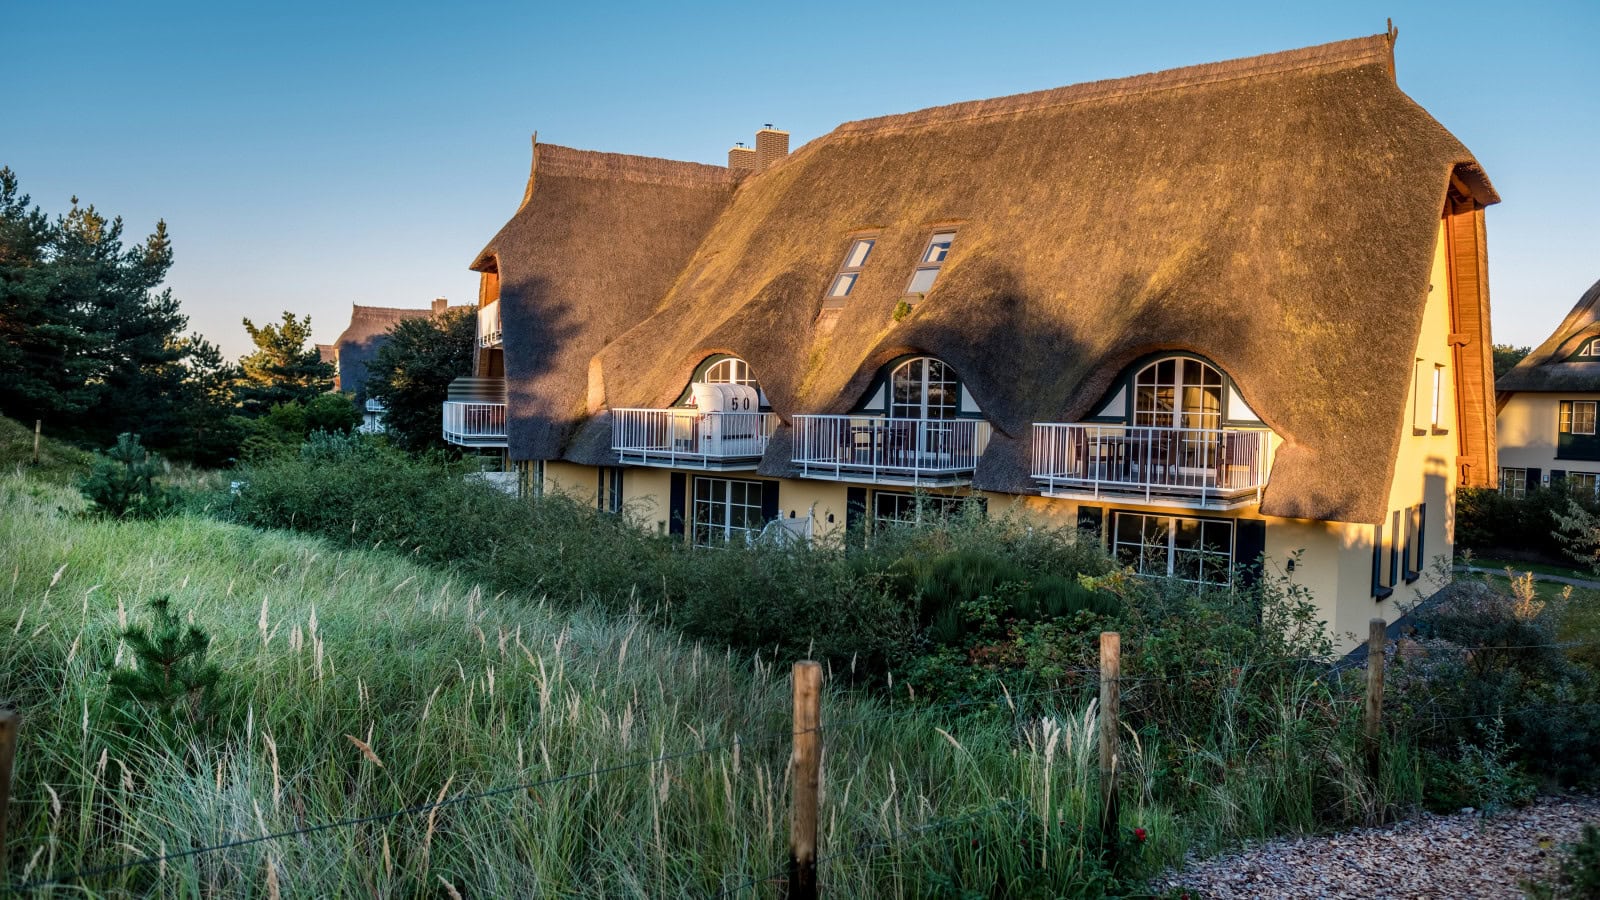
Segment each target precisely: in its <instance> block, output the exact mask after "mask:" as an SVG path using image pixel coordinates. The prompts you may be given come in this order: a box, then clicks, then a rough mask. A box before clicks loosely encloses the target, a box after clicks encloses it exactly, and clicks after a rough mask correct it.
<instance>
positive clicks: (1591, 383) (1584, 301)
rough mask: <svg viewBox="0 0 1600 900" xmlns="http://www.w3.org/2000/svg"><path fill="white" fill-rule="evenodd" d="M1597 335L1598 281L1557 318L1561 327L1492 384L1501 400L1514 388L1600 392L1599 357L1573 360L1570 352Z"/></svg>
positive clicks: (1599, 310)
mask: <svg viewBox="0 0 1600 900" xmlns="http://www.w3.org/2000/svg"><path fill="white" fill-rule="evenodd" d="M1595 338H1600V281H1597V282H1595V283H1594V285H1593V286H1592V287H1590V288H1589V289H1588V290H1587V291H1584V292H1583V296H1582V297H1579V298H1578V305H1577V306H1574V307H1573V308H1572V312H1569V313H1567V317H1566V318H1565V319H1562V320H1561V327H1559V328H1557V329H1556V331H1555V334H1552V335H1550V337H1548V338H1546V339H1545V342H1544V343H1542V344H1540V345H1539V346H1538V347H1536V348H1534V350H1533V352H1532V353H1529V354H1528V355H1527V356H1525V357H1523V359H1522V361H1521V362H1519V363H1517V366H1516V368H1514V369H1512V370H1511V371H1509V372H1507V373H1506V374H1505V375H1502V376H1501V377H1500V378H1499V380H1497V381H1496V382H1495V384H1494V386H1495V390H1496V391H1497V392H1498V393H1499V394H1500V399H1501V401H1502V402H1503V401H1505V400H1507V399H1509V395H1510V394H1514V393H1516V392H1517V391H1600V358H1596V359H1595V360H1594V361H1593V362H1574V361H1572V356H1573V354H1575V353H1577V352H1578V349H1579V348H1580V347H1582V346H1583V345H1584V344H1585V343H1587V342H1588V341H1591V340H1593V339H1595Z"/></svg>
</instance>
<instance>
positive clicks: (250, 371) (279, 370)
mask: <svg viewBox="0 0 1600 900" xmlns="http://www.w3.org/2000/svg"><path fill="white" fill-rule="evenodd" d="M244 330H245V331H247V332H249V334H250V340H251V341H253V342H254V343H255V345H256V349H255V352H253V353H250V354H248V355H246V356H245V357H244V358H243V359H240V360H239V366H240V368H241V369H242V370H243V372H242V377H241V378H240V380H239V385H238V388H237V391H236V395H237V397H238V402H239V408H240V410H241V411H242V412H243V413H244V414H246V415H248V416H260V415H264V414H265V413H266V412H267V410H269V409H271V408H272V407H273V406H275V405H277V404H279V403H293V402H296V401H300V402H304V401H306V400H310V399H311V398H312V397H315V396H317V395H318V394H323V393H327V392H328V391H330V390H332V389H333V366H330V365H328V364H327V363H325V362H323V361H322V356H321V354H319V353H318V352H317V346H316V344H314V343H312V342H311V317H310V316H303V317H301V318H298V319H297V318H295V315H294V313H292V312H289V311H287V310H285V311H284V313H283V319H282V321H281V322H268V323H267V324H266V325H263V326H260V327H257V326H256V324H255V323H254V322H251V321H250V320H249V319H245V320H244Z"/></svg>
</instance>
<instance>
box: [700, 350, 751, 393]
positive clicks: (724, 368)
mask: <svg viewBox="0 0 1600 900" xmlns="http://www.w3.org/2000/svg"><path fill="white" fill-rule="evenodd" d="M698 380H699V381H700V382H701V383H702V384H744V385H749V386H750V387H753V388H756V389H757V390H759V389H760V388H761V385H759V384H757V383H756V380H755V378H754V377H752V376H751V375H750V364H749V363H747V362H745V361H744V360H742V359H740V358H739V357H737V356H725V357H723V358H722V359H720V360H717V361H716V362H714V363H712V364H711V365H710V367H708V368H707V369H706V373H705V375H704V376H703V377H701V378H700V379H698Z"/></svg>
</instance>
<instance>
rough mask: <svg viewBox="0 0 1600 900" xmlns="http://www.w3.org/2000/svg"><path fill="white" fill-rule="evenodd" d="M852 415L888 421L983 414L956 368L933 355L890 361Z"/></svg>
mask: <svg viewBox="0 0 1600 900" xmlns="http://www.w3.org/2000/svg"><path fill="white" fill-rule="evenodd" d="M852 412H853V413H854V414H855V415H879V416H885V417H887V418H891V419H933V420H942V419H979V418H982V417H983V412H982V411H981V410H980V409H979V408H978V403H977V401H976V400H974V399H973V397H972V394H971V393H969V392H968V391H967V389H966V387H965V385H963V384H962V382H961V376H960V375H959V374H957V372H956V370H955V367H954V366H951V365H950V364H949V363H946V362H945V361H943V360H941V359H939V358H937V357H933V356H924V355H916V356H902V357H898V358H896V359H892V360H890V361H889V362H888V363H887V364H885V365H884V367H883V368H882V369H879V370H878V376H877V378H876V379H875V380H874V381H873V384H872V387H871V388H870V389H869V390H868V392H867V394H866V396H865V397H863V398H862V399H861V402H860V403H859V404H858V405H857V406H856V407H855V409H853V410H852Z"/></svg>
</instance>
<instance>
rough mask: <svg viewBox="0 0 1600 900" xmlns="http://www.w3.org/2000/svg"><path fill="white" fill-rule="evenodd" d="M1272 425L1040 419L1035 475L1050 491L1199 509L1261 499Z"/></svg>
mask: <svg viewBox="0 0 1600 900" xmlns="http://www.w3.org/2000/svg"><path fill="white" fill-rule="evenodd" d="M1271 441H1272V433H1271V432H1269V431H1259V430H1257V431H1242V430H1237V431H1236V430H1232V429H1204V428H1147V427H1142V426H1131V425H1058V424H1043V425H1035V426H1033V479H1034V480H1035V481H1037V482H1040V484H1041V488H1042V492H1043V493H1044V495H1045V496H1047V497H1071V498H1078V499H1086V498H1094V499H1111V500H1116V499H1121V500H1134V501H1141V502H1144V503H1149V504H1158V505H1167V506H1182V507H1190V508H1197V509H1231V508H1233V507H1237V506H1245V505H1248V504H1251V503H1259V502H1261V489H1262V487H1264V486H1265V485H1266V483H1267V476H1268V470H1269V469H1270V468H1271V453H1270V451H1271V447H1272V444H1271Z"/></svg>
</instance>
